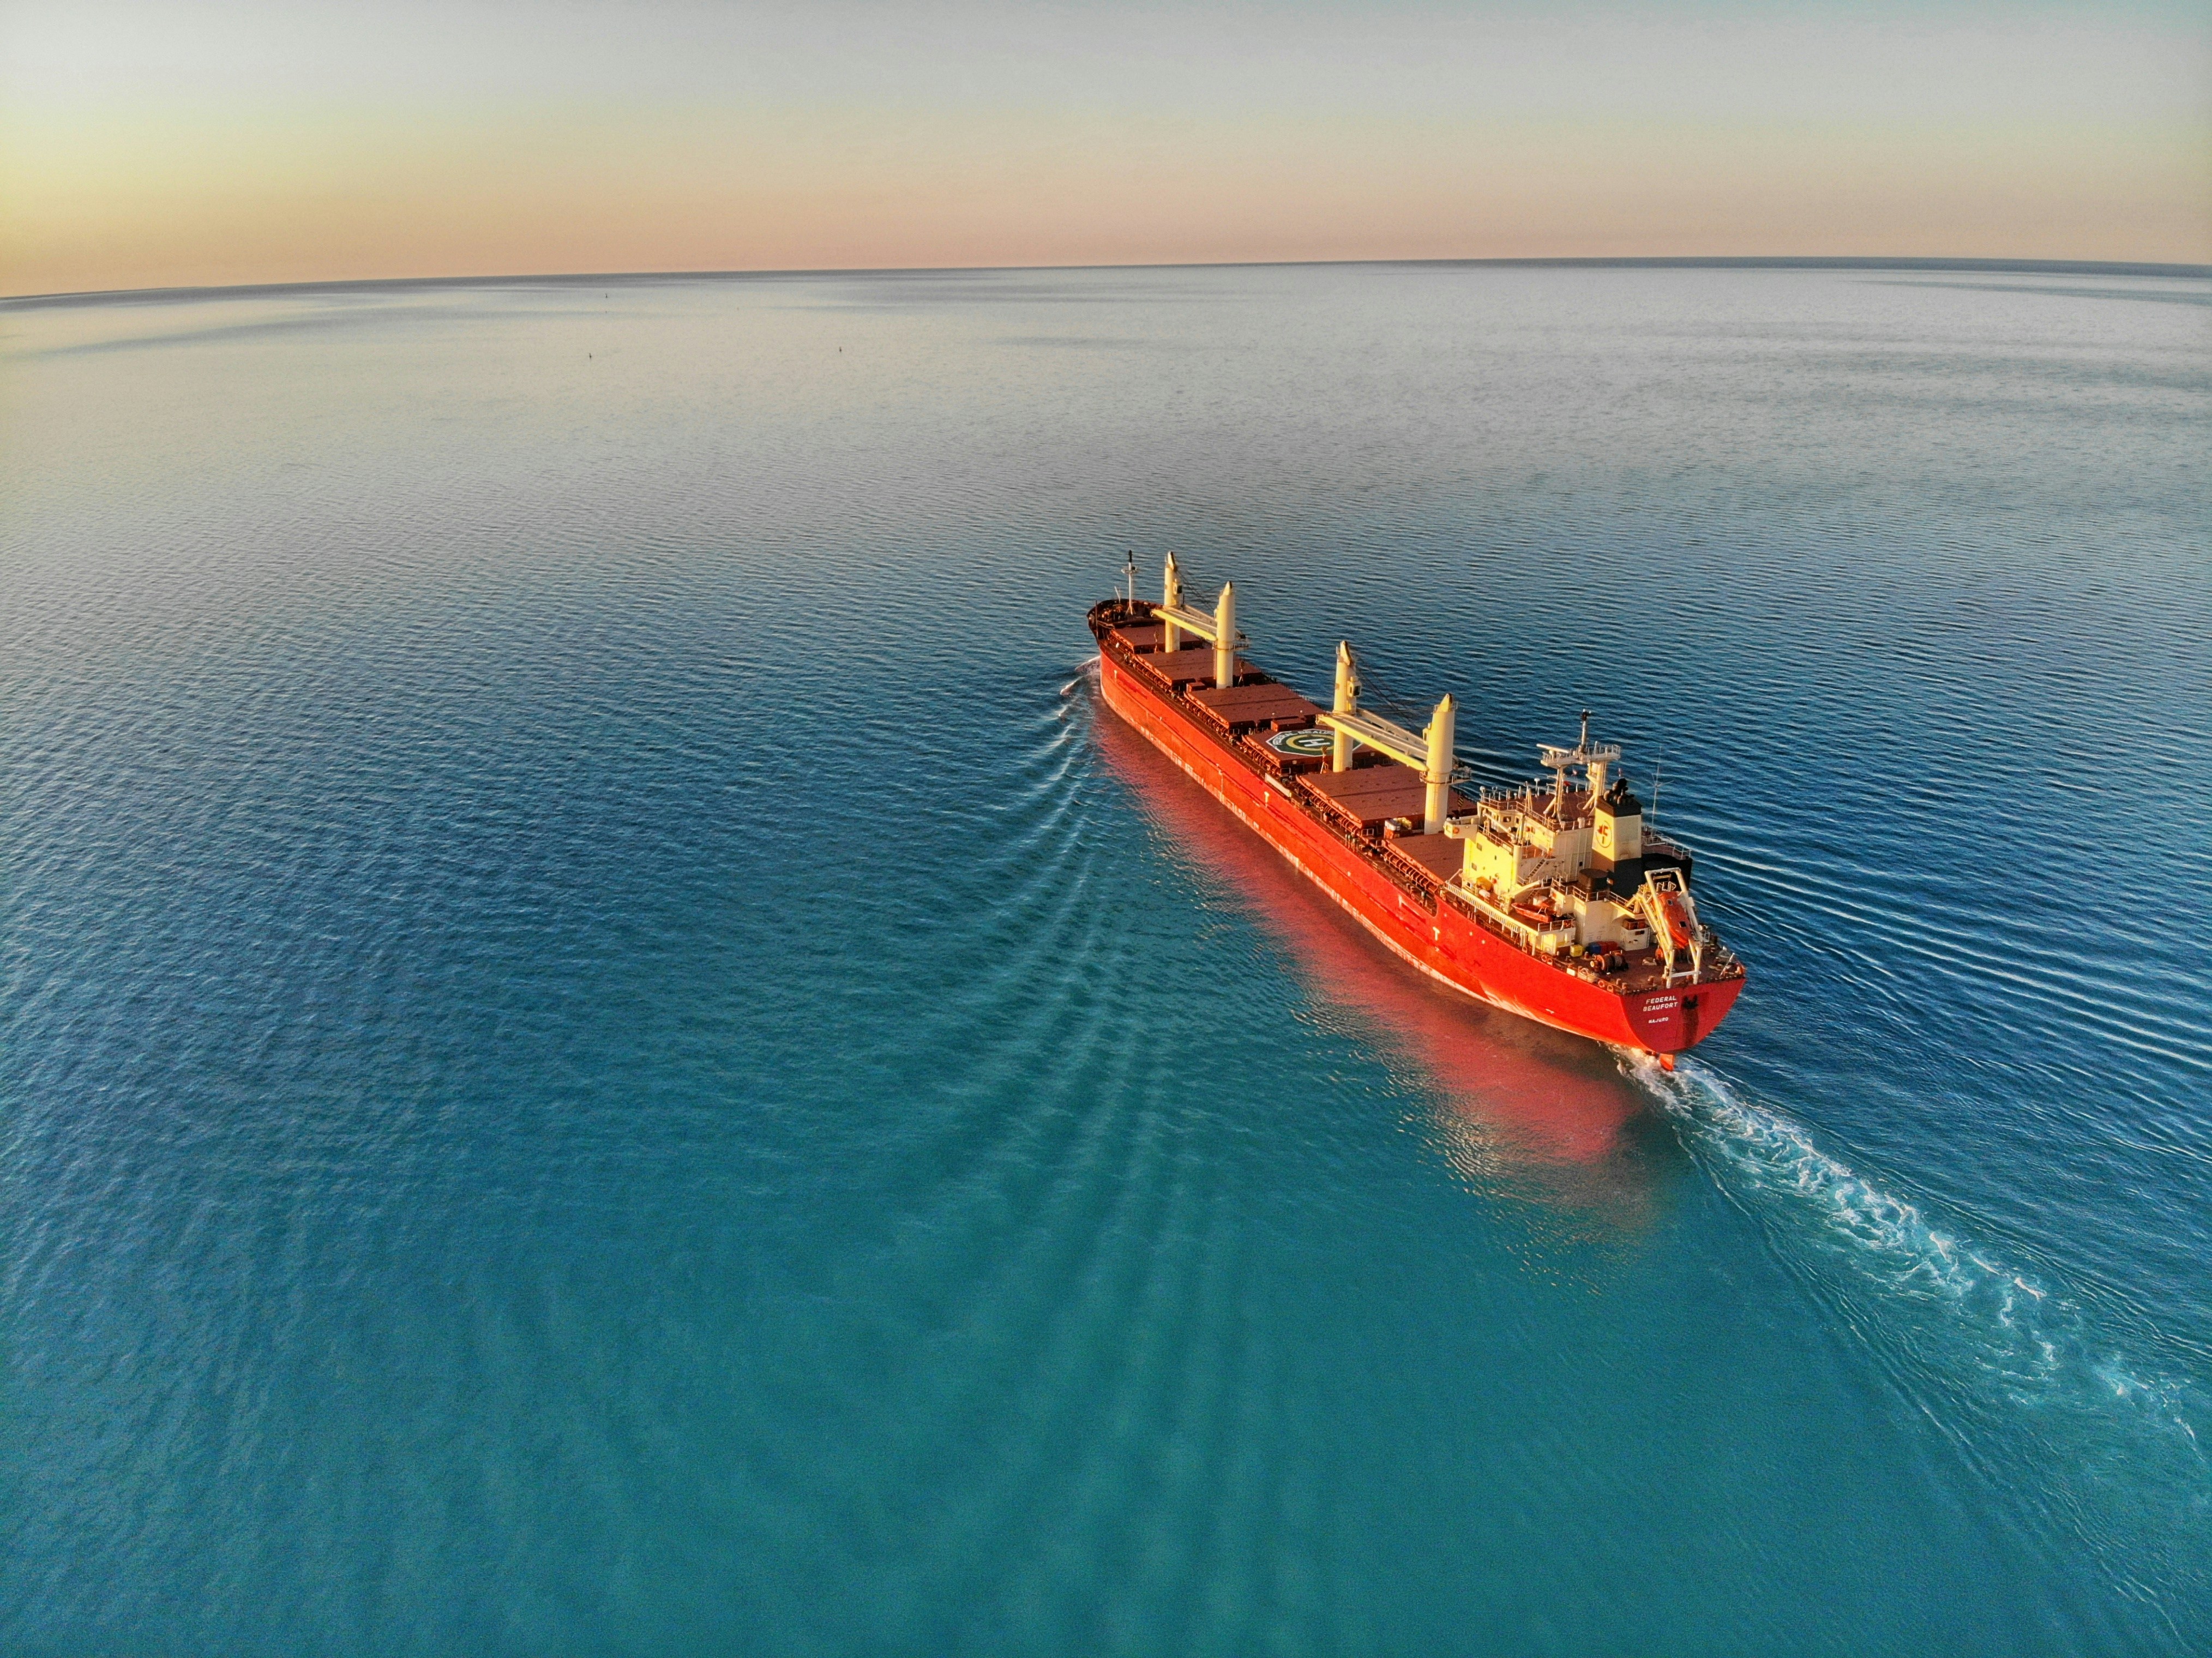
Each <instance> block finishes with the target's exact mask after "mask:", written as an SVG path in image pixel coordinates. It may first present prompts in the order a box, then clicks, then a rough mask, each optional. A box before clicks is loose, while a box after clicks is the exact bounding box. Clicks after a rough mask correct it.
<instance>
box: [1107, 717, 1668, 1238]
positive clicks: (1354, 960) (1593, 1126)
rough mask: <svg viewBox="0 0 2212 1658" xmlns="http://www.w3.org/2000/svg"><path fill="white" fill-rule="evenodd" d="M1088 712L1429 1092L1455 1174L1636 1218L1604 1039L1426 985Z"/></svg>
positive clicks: (1333, 1003) (1149, 787) (1629, 1105)
mask: <svg viewBox="0 0 2212 1658" xmlns="http://www.w3.org/2000/svg"><path fill="white" fill-rule="evenodd" d="M1093 708H1094V710H1095V716H1094V717H1095V721H1096V726H1097V739H1098V747H1099V750H1100V752H1101V753H1102V754H1103V756H1105V758H1106V760H1107V762H1108V764H1109V766H1111V767H1112V768H1113V770H1114V772H1115V775H1116V776H1118V777H1119V778H1120V779H1121V780H1122V781H1123V782H1124V783H1126V784H1127V785H1128V786H1129V788H1130V790H1131V791H1132V793H1134V794H1135V795H1136V797H1137V799H1138V800H1139V803H1140V805H1142V807H1143V809H1144V810H1145V811H1146V814H1147V815H1148V816H1150V817H1152V818H1153V819H1154V820H1155V821H1156V822H1158V823H1160V824H1161V826H1162V827H1163V828H1164V829H1166V830H1167V832H1168V834H1169V835H1170V836H1171V837H1172V839H1173V840H1174V841H1175V842H1176V846H1177V847H1180V848H1182V849H1183V850H1185V851H1187V852H1188V853H1189V854H1190V855H1191V856H1192V857H1193V858H1194V859H1195V860H1196V861H1198V862H1199V863H1200V864H1201V865H1204V866H1206V868H1207V869H1209V870H1211V871H1212V872H1214V873H1216V874H1217V875H1218V876H1219V877H1220V878H1223V879H1225V880H1226V881H1227V882H1229V883H1230V884H1232V885H1233V886H1234V887H1235V888H1236V889H1237V891H1238V892H1239V893H1241V894H1243V896H1245V897H1246V898H1247V899H1249V902H1250V904H1251V907H1252V910H1253V913H1254V914H1255V917H1256V918H1257V919H1258V920H1260V922H1261V925H1262V926H1265V927H1267V930H1268V931H1269V932H1273V933H1274V934H1275V935H1276V936H1277V937H1279V938H1281V939H1282V940H1283V941H1284V942H1285V944H1288V945H1289V946H1290V949H1291V952H1292V954H1293V956H1294V957H1295V958H1296V960H1297V964H1298V967H1299V968H1300V969H1301V971H1302V972H1303V973H1304V975H1305V977H1306V979H1307V980H1308V981H1309V983H1310V986H1311V987H1312V989H1313V991H1314V993H1315V995H1316V999H1317V1000H1318V1001H1320V1002H1321V1003H1322V1005H1325V1006H1326V1007H1328V1009H1330V1010H1332V1011H1336V1012H1339V1013H1340V1014H1342V1015H1345V1016H1346V1017H1349V1018H1351V1019H1352V1020H1353V1021H1356V1022H1357V1023H1358V1026H1359V1027H1360V1030H1359V1034H1360V1035H1361V1037H1362V1039H1363V1040H1364V1041H1366V1042H1370V1044H1371V1045H1372V1046H1373V1047H1374V1048H1375V1049H1376V1051H1377V1052H1378V1053H1379V1054H1381V1055H1382V1056H1383V1059H1384V1060H1385V1061H1386V1062H1387V1063H1389V1065H1390V1066H1392V1067H1393V1068H1394V1069H1395V1070H1396V1071H1398V1072H1400V1073H1401V1075H1403V1076H1405V1077H1406V1078H1407V1080H1408V1081H1411V1082H1413V1083H1415V1084H1418V1085H1419V1091H1421V1092H1423V1093H1425V1094H1426V1095H1427V1096H1429V1097H1430V1098H1431V1100H1432V1101H1433V1102H1434V1111H1433V1122H1434V1127H1435V1129H1436V1131H1437V1139H1438V1142H1439V1149H1440V1150H1441V1151H1443V1154H1444V1155H1445V1156H1446V1157H1448V1158H1449V1160H1450V1161H1451V1163H1452V1164H1453V1166H1454V1167H1455V1169H1457V1170H1458V1171H1459V1173H1460V1174H1461V1175H1462V1176H1464V1177H1465V1178H1466V1179H1468V1180H1469V1181H1472V1182H1474V1183H1475V1184H1477V1185H1480V1186H1481V1187H1486V1188H1497V1187H1507V1188H1510V1189H1512V1190H1514V1191H1515V1192H1516V1193H1524V1194H1527V1195H1534V1196H1542V1197H1546V1198H1549V1199H1553V1200H1554V1201H1564V1202H1566V1203H1568V1204H1571V1205H1572V1206H1576V1207H1577V1208H1585V1207H1586V1208H1589V1209H1591V1210H1595V1211H1597V1212H1601V1213H1602V1214H1604V1215H1605V1216H1607V1218H1609V1219H1611V1220H1613V1221H1614V1222H1616V1223H1617V1224H1624V1225H1628V1226H1635V1225H1638V1224H1641V1223H1642V1222H1643V1220H1644V1218H1646V1216H1647V1214H1648V1211H1649V1206H1650V1197H1651V1181H1650V1175H1651V1172H1652V1171H1651V1169H1650V1166H1649V1163H1648V1161H1647V1159H1646V1157H1644V1156H1642V1155H1639V1151H1640V1147H1639V1144H1638V1141H1639V1137H1638V1134H1637V1133H1635V1127H1636V1125H1637V1124H1638V1122H1639V1121H1643V1120H1644V1097H1643V1096H1642V1095H1641V1094H1640V1093H1639V1092H1638V1090H1637V1089H1636V1088H1635V1086H1634V1084H1632V1083H1631V1082H1630V1081H1629V1080H1628V1078H1626V1077H1625V1076H1623V1075H1622V1074H1621V1072H1620V1066H1619V1065H1618V1063H1617V1062H1616V1060H1615V1059H1614V1057H1613V1054H1612V1053H1611V1052H1610V1051H1609V1050H1607V1049H1606V1048H1603V1047H1601V1046H1600V1045H1599V1044H1597V1043H1595V1042H1587V1041H1584V1040H1583V1039H1582V1038H1580V1037H1577V1036H1570V1035H1565V1033H1563V1032H1560V1031H1556V1030H1553V1029H1548V1028H1547V1027H1546V1026H1543V1025H1540V1024H1536V1023H1533V1022H1532V1021H1530V1020H1527V1019H1523V1018H1521V1017H1517V1016H1516V1015H1513V1014H1510V1013H1505V1012H1502V1011H1498V1010H1497V1009H1494V1008H1490V1007H1486V1006H1484V1005H1482V1004H1480V1002H1476V1001H1474V1000H1472V999H1469V998H1468V997H1466V996H1463V995H1461V994H1459V993H1456V992H1455V991H1451V990H1449V989H1446V988H1445V987H1443V986H1441V985H1437V984H1435V983H1433V982H1432V981H1430V980H1429V979H1428V978H1427V977H1425V975H1422V974H1421V973H1419V971H1417V970H1416V969H1413V968H1412V967H1410V966H1408V965H1407V964H1406V963H1403V962H1401V961H1400V960H1399V959H1398V958H1397V957H1395V956H1393V955H1392V954H1391V953H1390V952H1389V950H1386V949H1384V948H1383V945H1382V944H1380V943H1379V942H1377V941H1376V939H1375V938H1372V937H1370V935H1369V934H1368V933H1367V932H1366V931H1365V930H1364V928H1362V927H1361V926H1359V925H1358V922H1356V921H1354V920H1352V918H1351V917H1350V916H1348V915H1346V914H1344V913H1343V912H1342V911H1341V910H1340V909H1339V908H1337V907H1336V905H1335V904H1334V903H1333V902H1331V901H1330V900H1329V899H1328V898H1327V897H1326V896H1323V895H1322V893H1321V892H1320V891H1318V890H1316V888H1315V887H1314V886H1313V885H1312V884H1310V882H1308V881H1306V880H1305V879H1304V878H1302V877H1301V876H1299V875H1298V873H1297V872H1296V871H1295V870H1293V869H1292V868H1291V866H1290V865H1288V864H1287V863H1285V861H1284V860H1283V859H1282V858H1281V857H1280V856H1279V854H1277V853H1275V852H1274V851H1273V849H1272V848H1271V847H1267V845H1266V844H1264V843H1263V842H1262V841H1260V840H1259V839H1258V837H1257V836H1255V835H1253V833H1252V832H1251V831H1250V830H1249V829H1246V828H1245V827H1244V826H1243V824H1242V823H1238V822H1237V819H1236V818H1235V817H1232V816H1231V814H1230V813H1229V811H1228V810H1227V809H1226V808H1225V807H1224V806H1222V805H1219V804H1218V802H1216V801H1214V800H1213V799H1212V798H1210V797H1209V796H1208V795H1206V793H1204V792H1203V791H1202V790H1201V789H1200V787H1199V786H1197V785H1196V784H1195V783H1193V782H1192V781H1191V780H1189V779H1188V778H1187V777H1185V776H1184V775H1183V774H1182V773H1181V772H1180V771H1178V770H1176V768H1175V767H1174V765H1173V764H1171V763H1170V762H1169V761H1168V760H1167V759H1166V758H1165V757H1164V756H1162V755H1160V754H1159V753H1158V751H1156V750H1154V749H1153V748H1152V746H1151V744H1147V743H1146V741H1145V740H1144V739H1143V738H1140V737H1139V736H1138V735H1137V734H1136V733H1135V732H1132V731H1130V730H1129V729H1128V728H1127V726H1124V725H1123V724H1122V723H1121V720H1118V719H1116V718H1115V716H1114V714H1112V713H1111V712H1110V711H1109V710H1108V709H1107V708H1104V706H1103V704H1097V703H1094V704H1093Z"/></svg>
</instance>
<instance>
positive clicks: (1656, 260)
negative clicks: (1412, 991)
mask: <svg viewBox="0 0 2212 1658" xmlns="http://www.w3.org/2000/svg"><path fill="white" fill-rule="evenodd" d="M1362 265H1376V266H1382V265H1399V266H1417V267H1423V268H1429V269H1463V268H1468V267H1486V268H1496V269H1515V268H1518V269H1523V270H1546V269H1551V270H1575V269H1582V270H1955V271H1968V272H1972V271H1982V272H2011V273H2014V274H2016V275H2023V276H2025V275H2042V276H2179V277H2207V276H2212V264H2174V263H2170V262H2162V261H2152V260H2140V259H1984V258H1917V257H1908V256H1895V257H1892V256H1887V255H1881V254H1832V255H1828V254H1803V255H1798V254H1684V255H1667V254H1660V255H1650V256H1643V255H1621V256H1616V257H1588V258H1545V257H1537V258H1472V259H1392V258H1374V259H1184V260H1169V261H1157V262H1156V261H1137V262H1133V263H1130V264H973V265H823V266H818V267H810V266H792V267H778V268H762V269H757V270H573V271H534V272H526V271H513V272H507V273H487V274H483V275H479V276H458V275H453V276H345V277H325V278H322V279H320V280H317V281H313V282H222V283H206V284H197V285H191V286H185V287H169V288H85V289H81V290H78V291H75V292H64V293H51V294H9V295H0V306H8V307H34V306H45V305H83V304H101V303H108V304H117V303H128V302H133V301H137V302H148V301H159V300H167V299H180V298H185V297H187V296H192V295H197V296H200V297H203V298H228V297H231V296H243V295H253V294H313V293H335V292H340V291H343V290H349V289H355V288H468V287H481V286H485V285H489V284H524V283H533V284H544V285H549V286H550V285H552V284H556V283H563V282H706V281H732V280H756V281H761V280H774V279H778V278H792V277H809V276H983V275H993V274H997V273H1000V272H1016V271H1046V270H1050V271H1079V270H1303V269H1315V268H1328V267H1339V268H1341V267H1347V266H1362Z"/></svg>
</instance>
